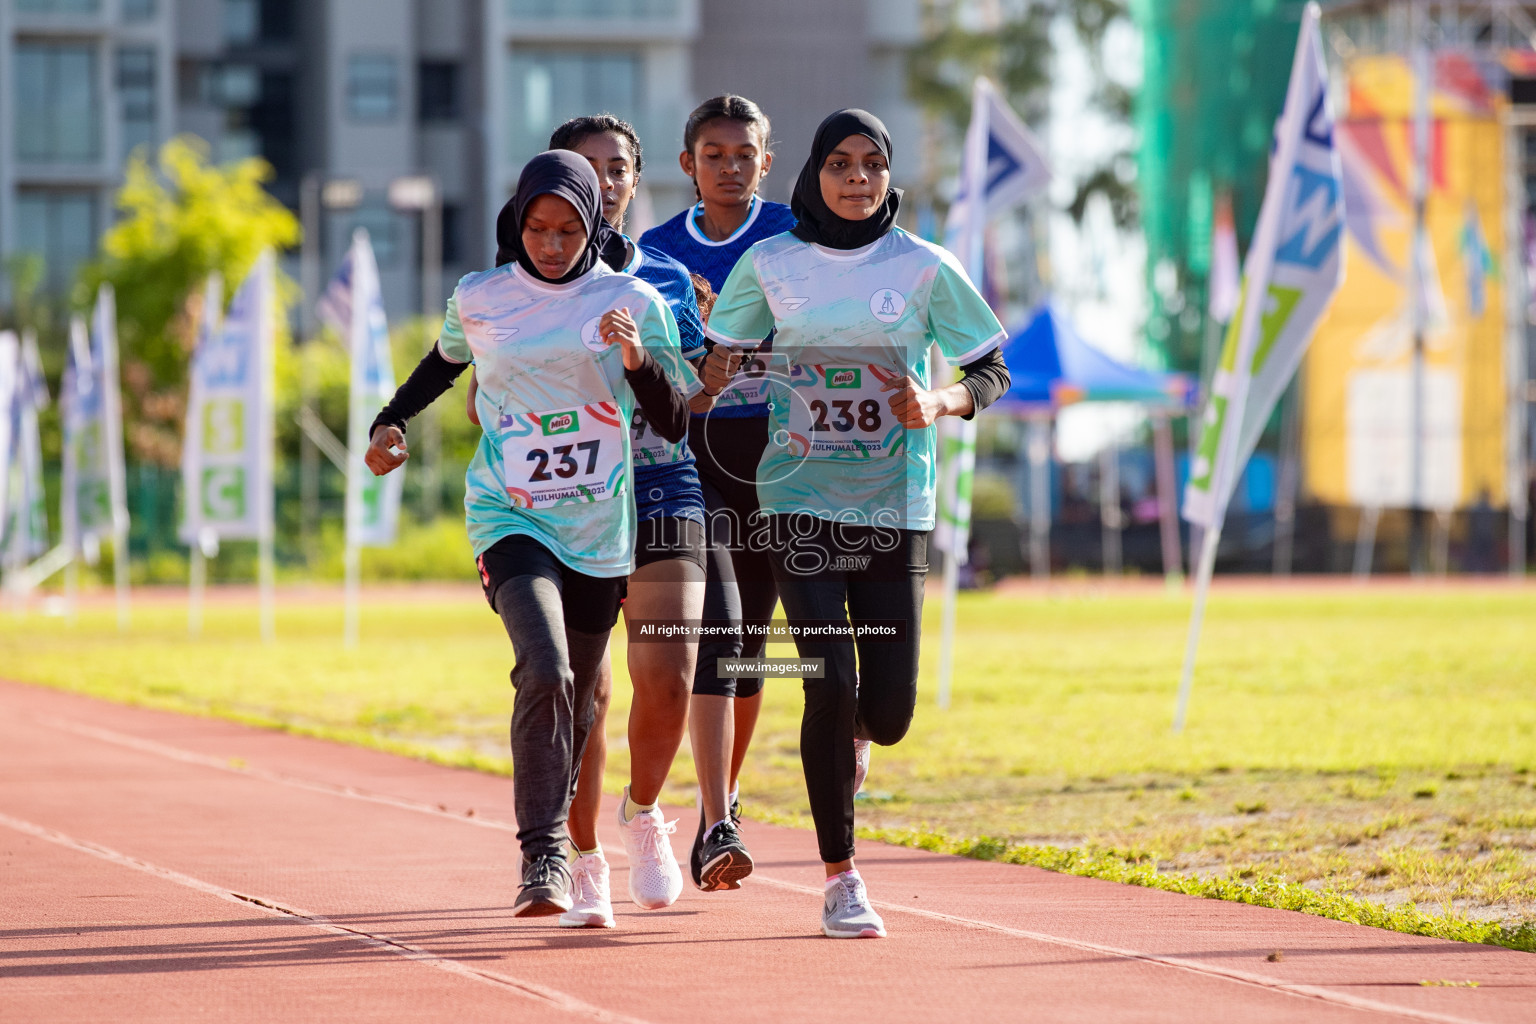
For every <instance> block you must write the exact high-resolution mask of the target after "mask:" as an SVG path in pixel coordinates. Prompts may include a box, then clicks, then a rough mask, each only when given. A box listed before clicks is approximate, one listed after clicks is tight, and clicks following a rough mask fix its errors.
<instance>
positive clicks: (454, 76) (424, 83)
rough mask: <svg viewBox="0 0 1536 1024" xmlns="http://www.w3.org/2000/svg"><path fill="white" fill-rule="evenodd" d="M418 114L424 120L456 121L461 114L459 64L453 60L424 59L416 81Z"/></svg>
mask: <svg viewBox="0 0 1536 1024" xmlns="http://www.w3.org/2000/svg"><path fill="white" fill-rule="evenodd" d="M416 90H417V102H418V110H417V116H418V117H419V118H420V119H421V120H422V121H423V122H429V121H454V120H457V119H458V116H459V66H458V65H457V64H454V63H452V62H451V61H442V60H424V61H422V62H421V67H420V68H419V73H418V81H417V83H416Z"/></svg>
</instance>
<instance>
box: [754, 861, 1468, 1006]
mask: <svg viewBox="0 0 1536 1024" xmlns="http://www.w3.org/2000/svg"><path fill="white" fill-rule="evenodd" d="M752 878H754V879H757V880H760V881H763V882H766V883H768V884H769V885H772V886H776V887H778V888H781V889H792V890H794V891H796V892H803V893H809V894H811V895H814V896H817V897H821V896H822V890H821V889H816V888H812V887H811V886H808V885H800V884H798V883H795V882H786V881H783V880H782V879H778V878H770V877H769V876H767V875H763V874H760V873H754V874H753V875H752ZM870 902H871V903H872V904H874V906H876V907H878V908H879V909H881V910H883V911H886V912H891V911H894V912H896V913H901V914H911V915H912V916H913V917H923V918H927V919H928V920H930V921H940V922H942V923H944V924H951V925H956V926H958V927H961V928H970V929H974V930H976V931H988V932H996V933H998V934H1001V935H1008V936H1012V937H1013V938H1019V939H1029V940H1031V941H1033V942H1046V943H1050V944H1052V945H1056V946H1066V947H1067V948H1069V949H1075V950H1078V951H1080V952H1084V953H1097V954H1099V955H1101V956H1112V957H1121V958H1124V959H1126V960H1140V961H1142V962H1143V963H1149V964H1155V965H1157V966H1159V967H1175V968H1177V969H1179V970H1181V971H1189V972H1190V973H1192V974H1203V975H1206V976H1209V977H1215V978H1222V979H1225V980H1227V981H1235V982H1238V983H1240V984H1243V985H1256V986H1258V987H1259V988H1264V989H1269V990H1271V991H1274V992H1280V993H1284V994H1285V995H1291V996H1297V997H1300V998H1304V999H1318V1000H1322V1001H1323V1002H1326V1003H1334V1004H1337V1005H1339V1006H1346V1007H1349V1008H1351V1009H1355V1010H1367V1011H1371V1012H1374V1013H1388V1014H1392V1015H1394V1016H1397V1017H1406V1018H1409V1019H1411V1020H1422V1021H1429V1022H1430V1024H1483V1022H1480V1021H1476V1020H1472V1019H1471V1018H1468V1017H1451V1016H1447V1015H1445V1014H1439V1013H1431V1012H1430V1011H1428V1010H1415V1009H1412V1008H1411V1007H1406V1006H1399V1005H1397V1004H1395V1003H1384V1002H1380V1001H1378V1000H1375V999H1366V998H1364V997H1362V996H1354V995H1350V994H1349V993H1347V992H1335V991H1334V990H1333V989H1330V988H1324V987H1321V986H1317V985H1297V984H1293V983H1291V982H1287V981H1280V980H1278V979H1275V978H1267V977H1265V976H1264V975H1262V974H1253V973H1251V972H1249V971H1240V970H1236V969H1234V968H1230V967H1219V966H1216V965H1214V964H1204V963H1192V962H1190V961H1187V960H1180V959H1178V958H1177V957H1170V956H1159V955H1158V954H1156V953H1142V952H1139V951H1138V950H1134V949H1120V948H1118V947H1116V946H1104V945H1100V944H1099V943H1097V942H1085V941H1083V940H1080V939H1068V938H1063V937H1062V936H1059V935H1050V934H1048V933H1046V932H1032V931H1027V930H1025V929H1023V928H1010V927H1009V926H1007V925H1002V924H994V923H992V922H991V921H978V920H976V919H974V918H969V917H959V916H957V915H955V914H941V913H939V912H938V911H934V910H922V909H919V908H917V907H908V906H904V905H902V904H900V903H887V902H885V901H883V900H870Z"/></svg>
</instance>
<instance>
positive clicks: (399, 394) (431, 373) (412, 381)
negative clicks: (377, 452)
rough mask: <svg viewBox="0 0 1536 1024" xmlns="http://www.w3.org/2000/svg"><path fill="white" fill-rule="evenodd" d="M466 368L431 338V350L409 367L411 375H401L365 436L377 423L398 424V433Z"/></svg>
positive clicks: (467, 366)
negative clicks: (386, 402)
mask: <svg viewBox="0 0 1536 1024" xmlns="http://www.w3.org/2000/svg"><path fill="white" fill-rule="evenodd" d="M467 369H469V364H468V363H455V362H453V361H452V360H450V359H448V358H447V357H446V356H444V355H443V353H442V351H441V350H440V349H439V348H438V347H437V344H436V343H435V342H434V343H433V345H432V350H431V351H430V352H428V353H427V354H426V355H425V356H423V357H422V359H421V362H419V363H417V364H416V369H414V370H412V371H411V375H410V376H409V377H407V378H406V379H405V383H404V384H401V385H400V387H399V388H398V389H396V391H395V397H394V398H391V399H390V400H389V404H388V405H386V406H385V407H384V408H383V409H382V410H380V411H379V414H378V415H377V416H375V417H374V418H373V426H371V427H369V428H368V436H369V437H370V438H372V437H373V432H374V431H375V430H378V429H379V427H380V426H381V425H383V426H390V427H399V428H400V431H401V433H404V432H405V424H406V421H408V420H410V419H411V417H413V416H415V415H417V414H418V413H420V412H421V410H423V409H425V408H426V407H427V406H429V405H431V404H432V403H433V402H434V401H436V400H437V398H438V396H439V395H441V394H442V393H443V392H445V391H447V390H448V389H449V388H451V387H453V382H454V381H456V380H458V379H459V374H461V373H463V372H464V371H465V370H467Z"/></svg>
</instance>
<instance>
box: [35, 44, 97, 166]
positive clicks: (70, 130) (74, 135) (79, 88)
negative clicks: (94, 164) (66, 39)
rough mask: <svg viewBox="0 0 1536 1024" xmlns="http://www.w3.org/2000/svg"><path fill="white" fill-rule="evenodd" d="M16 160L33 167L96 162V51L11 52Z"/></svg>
mask: <svg viewBox="0 0 1536 1024" xmlns="http://www.w3.org/2000/svg"><path fill="white" fill-rule="evenodd" d="M15 85H16V90H15V97H16V103H15V111H16V156H17V158H18V159H20V160H23V161H28V162H32V163H50V162H75V163H79V162H84V161H94V160H98V159H100V158H101V111H100V109H99V108H98V106H97V102H96V93H97V90H96V50H95V48H94V47H91V46H79V45H75V44H65V43H22V44H20V45H18V46H17V47H16V80H15Z"/></svg>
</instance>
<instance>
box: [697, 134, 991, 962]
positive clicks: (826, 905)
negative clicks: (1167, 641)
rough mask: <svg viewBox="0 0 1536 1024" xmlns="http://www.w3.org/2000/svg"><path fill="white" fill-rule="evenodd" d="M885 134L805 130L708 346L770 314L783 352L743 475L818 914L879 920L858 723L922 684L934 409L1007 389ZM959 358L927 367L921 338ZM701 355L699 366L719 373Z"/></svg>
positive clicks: (869, 732)
mask: <svg viewBox="0 0 1536 1024" xmlns="http://www.w3.org/2000/svg"><path fill="white" fill-rule="evenodd" d="M890 180H891V140H890V136H889V135H888V134H887V133H886V130H885V126H884V125H883V124H881V123H880V120H879V119H878V118H876V117H874V116H873V115H872V114H869V113H867V112H865V111H862V110H840V111H838V112H837V113H835V114H832V115H831V116H830V117H828V118H827V119H826V120H825V121H823V122H822V123H821V126H820V127H819V128H818V129H817V131H816V138H815V141H814V142H813V143H812V146H811V156H810V159H809V160H807V161H806V164H805V167H804V168H803V169H802V170H801V172H800V177H799V179H798V181H797V182H796V184H795V191H794V198H793V202H792V203H791V208H792V209H793V210H794V212H795V216H796V217H797V218H799V223H798V224H797V225H796V226H795V228H794V229H793V230H791V231H789V232H786V233H785V234H781V235H776V236H774V237H773V238H769V239H767V240H765V241H762V242H759V243H758V244H757V245H755V246H753V247H752V248H751V249H750V250H748V251H747V253H746V254H745V255H744V256H743V257H742V258H741V261H740V262H738V263H737V264H736V267H735V269H734V270H732V271H731V276H730V278H729V279H728V280H727V281H726V282H725V287H724V289H723V290H722V292H721V294H720V298H719V300H718V301H717V302H716V303H715V308H714V311H713V313H712V314H711V317H710V321H709V326H708V331H707V333H708V336H709V337H710V338H712V339H713V340H714V341H715V343H716V344H717V345H727V346H732V347H745V346H747V345H751V344H755V341H754V339H758V338H762V337H764V336H765V335H766V334H767V333H768V331H770V330H773V331H776V332H777V333H776V334H775V337H774V353H775V355H776V356H778V357H779V358H780V359H781V360H783V361H784V362H783V363H781V364H778V365H776V366H774V367H772V368H771V376H772V377H773V378H774V383H775V389H774V396H773V404H772V412H771V414H770V422H769V427H768V429H769V445H768V449H767V451H766V452H765V453H764V455H763V458H762V461H761V462H760V463H759V464H758V472H757V491H758V495H759V497H760V500H761V502H762V509H763V512H765V513H767V514H768V515H769V522H770V529H769V530H768V531H767V535H768V538H767V542H768V545H769V553H770V557H771V558H772V560H773V569H774V576H775V578H776V579H777V581H778V586H779V595H780V598H781V600H782V601H783V604H784V611H785V614H786V615H787V617H788V619H789V622H790V625H791V627H792V628H793V629H795V630H796V631H797V635H796V638H795V639H796V644H797V646H798V648H799V652H800V656H801V658H802V659H804V660H809V659H821V660H822V661H823V663H824V676H823V678H820V679H812V678H807V679H805V680H804V686H805V717H804V720H803V722H802V725H801V731H800V756H801V760H802V763H803V764H804V767H805V780H806V788H807V790H808V792H809V794H810V803H811V816H812V818H813V819H814V820H815V823H816V840H817V845H818V846H819V847H820V850H821V859H822V860H823V861H824V862H825V865H826V874H827V882H826V891H825V900H824V902H823V906H822V931H823V933H824V934H826V935H828V936H830V937H832V938H859V937H878V936H883V935H884V934H885V925H884V922H882V921H881V919H880V916H879V915H878V914H877V913H875V911H874V909H873V908H872V907H871V906H870V903H869V897H868V894H867V892H866V890H865V886H864V882H863V880H862V879H861V878H860V877H859V873H858V871H857V870H856V869H855V868H854V865H853V854H854V845H853V817H854V816H853V797H854V794H855V792H857V791H858V789H859V787H860V786H861V785H862V784H863V775H864V772H865V771H867V770H868V764H869V761H868V751H869V744H870V743H871V742H874V743H881V744H891V743H895V742H897V741H898V740H900V739H901V738H902V737H903V736H904V735H905V734H906V732H907V727H908V726H909V725H910V724H911V722H912V713H913V710H914V707H915V706H916V700H917V665H918V638H919V632H920V628H921V621H922V606H923V582H924V579H925V577H926V575H927V571H928V534H929V532H930V531H932V529H933V526H934V511H935V510H934V505H935V501H934V491H935V485H936V468H935V449H936V447H937V442H936V436H935V435H936V434H937V430H936V429H935V428H934V423H935V421H936V420H937V419H938V418H939V417H940V416H967V417H969V416H973V415H975V414H976V413H977V412H979V411H980V410H982V409H984V408H986V407H987V405H989V404H991V403H992V402H993V401H995V400H996V399H997V398H998V397H999V396H1001V395H1002V394H1003V392H1004V391H1006V390H1007V387H1008V372H1007V369H1006V368H1005V367H1004V366H1003V364H1002V357H1001V355H1000V354H999V352H998V346H999V345H1000V344H1001V342H1002V341H1003V339H1004V337H1005V334H1004V332H1003V329H1002V326H1001V325H1000V324H999V323H998V321H997V318H996V317H995V316H994V315H993V314H992V311H991V309H989V308H988V307H987V304H986V301H985V300H984V299H983V298H982V297H981V296H980V295H979V294H977V292H976V289H975V287H973V286H972V284H971V282H970V280H969V279H968V278H967V277H966V275H965V272H964V270H963V269H961V266H960V264H959V262H958V261H957V260H956V259H955V257H954V256H952V255H951V254H950V253H948V252H947V251H945V250H944V249H942V248H940V247H939V246H937V245H933V244H931V243H929V242H925V241H923V240H922V239H920V238H917V237H915V236H913V235H910V234H908V233H907V232H905V231H903V230H902V229H901V228H899V227H897V226H896V216H897V213H898V211H899V210H900V208H901V190H900V189H894V188H891V187H890ZM935 346H937V347H938V349H939V351H940V352H941V353H942V354H943V355H944V357H945V358H946V359H947V360H949V362H951V363H955V364H959V365H960V366H961V368H962V371H963V374H964V375H963V377H962V378H961V380H960V381H959V383H956V384H951V385H948V386H934V385H932V384H931V383H930V381H929V378H928V356H929V350H930V349H932V348H934V347H935ZM713 377H714V373H713V371H712V369H711V367H710V365H709V364H706V366H705V370H704V378H705V379H704V384H705V387H706V388H707V389H709V390H714V389H715V388H717V387H719V386H720V385H719V382H718V381H716V380H714V379H712V378H713Z"/></svg>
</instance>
